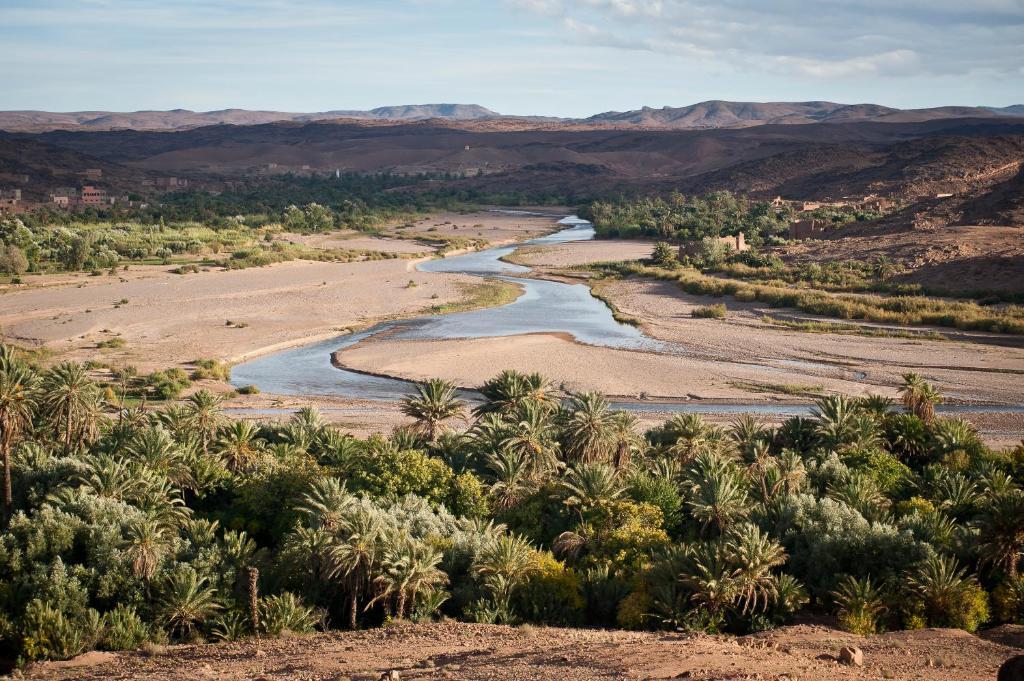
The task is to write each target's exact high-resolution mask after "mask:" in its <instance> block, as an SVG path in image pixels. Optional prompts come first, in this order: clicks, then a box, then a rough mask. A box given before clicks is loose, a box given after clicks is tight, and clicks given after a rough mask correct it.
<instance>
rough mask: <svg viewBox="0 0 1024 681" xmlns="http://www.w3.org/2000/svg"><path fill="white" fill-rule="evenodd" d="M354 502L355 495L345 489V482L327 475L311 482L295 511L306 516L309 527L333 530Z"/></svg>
mask: <svg viewBox="0 0 1024 681" xmlns="http://www.w3.org/2000/svg"><path fill="white" fill-rule="evenodd" d="M354 502H355V497H353V496H352V495H351V494H349V493H348V491H347V490H346V489H345V483H343V482H342V481H341V480H339V479H338V478H335V477H330V476H328V477H323V478H320V479H319V480H316V481H314V482H313V484H312V486H311V489H310V491H309V492H308V493H306V495H305V496H303V498H302V501H301V502H300V503H299V505H298V507H297V508H296V511H298V513H299V514H300V515H303V516H305V517H306V521H307V522H308V523H309V526H310V527H312V528H314V529H319V528H324V529H326V530H328V531H330V532H333V531H335V530H336V529H337V528H338V527H339V526H340V525H341V521H342V518H344V516H345V514H346V513H348V512H349V510H350V509H351V507H352V504H353V503H354Z"/></svg>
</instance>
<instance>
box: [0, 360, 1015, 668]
mask: <svg viewBox="0 0 1024 681" xmlns="http://www.w3.org/2000/svg"><path fill="white" fill-rule="evenodd" d="M480 392H481V393H482V395H483V398H484V399H483V401H482V402H480V403H478V404H476V405H475V407H474V408H473V410H472V423H471V425H470V427H469V428H468V430H466V431H464V432H453V431H450V430H448V429H447V428H446V426H447V424H448V423H449V422H450V421H451V420H452V419H455V418H457V417H461V416H463V415H464V414H465V413H466V410H467V409H468V405H467V404H465V403H464V402H463V400H462V399H460V396H459V395H458V393H457V392H456V390H455V389H454V388H453V386H451V385H450V384H447V383H445V382H443V381H430V382H428V383H426V384H423V385H420V386H419V387H418V391H417V393H416V394H415V395H413V396H410V397H409V398H407V399H406V400H405V402H404V405H403V410H404V411H405V413H406V414H408V415H409V416H410V417H412V418H413V419H414V420H415V424H416V425H415V427H414V428H407V429H399V430H396V431H395V432H394V433H393V434H392V435H391V436H390V437H382V436H375V437H372V438H369V439H368V440H358V439H355V438H353V437H350V436H348V435H346V434H345V433H344V432H343V431H341V430H339V429H337V428H334V427H331V426H329V425H325V424H324V423H323V422H322V421H321V420H320V418H319V417H318V415H317V414H316V412H315V411H313V410H309V409H304V410H302V411H300V412H299V413H297V414H296V415H295V417H294V418H293V419H292V420H291V422H289V423H287V424H284V425H273V424H258V423H253V422H248V421H231V420H229V419H227V418H226V417H225V416H224V415H223V414H222V413H221V411H220V408H219V404H220V400H219V399H218V398H217V397H215V396H213V395H212V394H210V393H208V392H205V391H200V392H197V393H195V394H193V395H191V396H190V397H189V398H187V399H186V400H185V401H184V402H183V403H180V404H175V405H170V406H165V407H163V408H161V409H159V410H151V411H145V410H143V409H141V408H133V409H112V408H111V405H110V404H109V403H108V402H107V401H106V399H105V397H104V393H103V392H102V391H101V390H100V388H99V387H98V386H97V384H96V383H95V382H94V381H93V380H92V379H91V378H90V376H89V374H88V372H87V371H86V370H85V369H84V368H83V367H81V366H78V365H75V364H70V363H64V364H59V365H57V366H54V367H51V368H48V369H44V368H41V367H37V366H33V365H31V364H30V363H29V362H28V360H27V359H26V358H25V357H24V356H22V355H21V354H20V353H18V352H15V351H13V350H12V349H11V348H6V347H5V348H3V349H2V351H0V455H2V457H3V463H4V472H5V476H4V480H5V485H4V494H3V503H4V519H5V520H4V522H5V529H4V532H3V534H2V536H0V636H2V640H3V645H4V647H5V648H6V651H7V653H8V655H9V656H10V658H11V659H14V658H18V659H21V660H31V659H40V658H64V657H70V656H73V655H75V654H77V653H79V652H81V651H83V650H87V649H90V648H93V647H101V648H106V649H122V648H135V647H138V646H141V645H144V644H146V642H166V641H192V640H199V639H216V640H230V639H235V638H238V637H242V636H247V635H251V634H253V633H257V632H258V633H260V634H263V635H277V634H280V633H281V632H283V631H285V630H288V631H294V632H304V631H310V630H312V629H313V628H316V627H359V626H374V625H376V624H379V623H381V622H382V621H385V620H386V619H388V618H413V619H417V620H420V619H428V618H430V617H433V616H435V615H437V614H439V613H444V614H447V615H449V616H454V617H460V618H466V619H470V620H474V621H480V622H509V623H516V622H542V623H551V624H564V625H579V624H590V625H602V626H616V625H617V626H623V627H630V628H681V629H697V630H704V631H727V632H746V631H751V630H757V629H762V628H765V627H771V626H773V625H776V624H778V623H781V622H785V621H787V620H788V619H789V618H791V617H792V616H793V615H794V614H795V613H797V612H798V611H800V610H801V609H804V608H813V609H815V610H819V611H822V610H824V611H827V612H834V613H836V614H837V615H838V616H839V621H840V623H841V625H842V626H844V627H847V628H849V629H850V630H853V631H859V632H870V631H876V630H881V629H884V628H889V627H920V626H952V627H961V628H964V629H968V630H974V629H976V628H977V627H979V626H981V625H983V624H985V623H989V622H1000V621H1018V622H1019V621H1024V578H1022V577H1021V575H1020V572H1019V566H1020V559H1021V554H1022V551H1024V491H1022V490H1021V488H1020V482H1021V480H1022V479H1024V445H1022V446H1021V447H1018V448H1017V449H1015V450H1008V451H1001V452H1000V451H992V450H990V449H988V448H987V447H986V446H985V445H984V444H983V443H982V442H981V440H980V439H979V437H978V434H977V432H976V431H975V429H974V428H973V427H972V426H971V425H970V424H969V423H967V422H965V421H962V420H959V419H942V418H937V417H936V416H935V413H934V405H935V404H936V403H937V402H938V401H939V400H940V399H941V398H940V396H939V395H938V394H937V392H936V391H935V390H934V388H932V386H930V385H929V384H927V383H925V382H924V381H923V380H922V379H921V378H920V377H918V376H914V375H908V376H907V383H906V386H905V388H904V391H903V396H904V400H903V407H904V409H894V408H893V405H891V404H890V403H889V400H886V399H883V398H879V397H869V398H863V399H851V398H848V397H842V396H834V397H827V398H824V399H822V400H821V401H820V402H819V403H818V405H817V407H816V410H815V413H814V416H813V417H806V418H805V417H794V418H791V419H788V420H787V421H785V422H784V423H782V424H781V425H780V426H779V427H776V428H772V427H766V426H765V425H763V424H761V423H759V422H758V421H757V420H755V419H753V418H749V417H742V418H740V419H738V420H737V421H736V422H735V423H733V424H732V425H731V426H730V427H728V428H722V427H718V426H714V425H710V424H708V423H705V422H704V421H702V420H701V418H700V417H698V416H695V415H679V416H676V417H674V418H672V419H671V420H669V421H668V422H666V423H665V424H664V425H662V426H660V427H658V428H654V429H653V430H650V431H648V432H647V433H646V434H645V435H642V436H641V435H640V434H639V432H638V430H637V424H636V421H635V419H634V418H633V417H632V416H630V415H629V414H628V413H625V412H618V411H614V410H613V409H611V408H610V407H609V405H608V403H607V402H606V401H605V400H604V399H603V398H602V397H601V396H600V395H597V394H592V393H581V394H570V395H568V396H565V397H564V398H560V397H559V396H558V395H557V393H556V392H555V391H554V390H553V389H552V388H551V386H550V384H549V383H548V381H546V380H545V379H543V378H542V377H540V376H537V375H528V376H527V375H521V374H517V373H514V372H504V373H502V374H501V375H499V376H497V377H496V378H494V379H492V380H491V381H489V382H487V383H486V384H485V385H484V386H482V387H481V388H480Z"/></svg>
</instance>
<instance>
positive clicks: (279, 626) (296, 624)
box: [260, 591, 321, 636]
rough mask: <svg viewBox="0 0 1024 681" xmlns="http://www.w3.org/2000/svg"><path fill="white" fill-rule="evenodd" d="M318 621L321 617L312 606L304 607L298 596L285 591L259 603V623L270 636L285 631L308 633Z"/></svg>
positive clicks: (278, 634) (314, 627)
mask: <svg viewBox="0 0 1024 681" xmlns="http://www.w3.org/2000/svg"><path fill="white" fill-rule="evenodd" d="M320 622H321V617H320V616H319V615H317V614H316V612H315V611H314V610H313V608H309V607H306V606H305V605H303V603H302V601H301V600H300V599H299V598H297V597H296V596H295V595H294V594H291V593H289V592H287V591H286V592H284V593H283V594H281V595H279V596H270V597H268V598H264V599H263V600H262V602H261V603H260V623H261V624H262V625H263V629H264V630H265V631H266V632H267V633H268V634H270V635H271V636H280V635H281V634H283V633H284V632H286V631H289V632H292V633H293V634H308V633H311V632H313V631H314V630H315V629H316V627H317V626H318V625H319V624H320Z"/></svg>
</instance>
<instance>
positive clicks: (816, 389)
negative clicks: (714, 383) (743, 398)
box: [729, 381, 825, 397]
mask: <svg viewBox="0 0 1024 681" xmlns="http://www.w3.org/2000/svg"><path fill="white" fill-rule="evenodd" d="M729 385H731V386H732V387H734V388H738V389H740V390H746V391H747V392H751V393H772V394H777V395H794V396H797V397H821V396H822V395H823V394H824V391H825V387H824V386H822V385H802V384H799V383H758V382H753V381H732V382H730V383H729Z"/></svg>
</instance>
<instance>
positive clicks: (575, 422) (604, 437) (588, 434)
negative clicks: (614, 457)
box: [562, 392, 614, 462]
mask: <svg viewBox="0 0 1024 681" xmlns="http://www.w3.org/2000/svg"><path fill="white" fill-rule="evenodd" d="M613 424H614V415H613V412H612V411H611V409H609V407H608V401H607V400H606V399H605V398H604V396H603V395H601V394H600V393H596V392H582V393H576V394H574V395H573V396H572V397H571V398H570V399H569V405H568V412H567V416H566V417H565V422H564V424H563V427H562V437H563V438H564V441H565V442H564V445H563V451H564V452H565V456H566V459H568V460H569V461H584V462H587V461H604V460H607V459H609V458H610V456H609V455H610V454H611V449H612V433H613Z"/></svg>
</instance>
